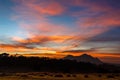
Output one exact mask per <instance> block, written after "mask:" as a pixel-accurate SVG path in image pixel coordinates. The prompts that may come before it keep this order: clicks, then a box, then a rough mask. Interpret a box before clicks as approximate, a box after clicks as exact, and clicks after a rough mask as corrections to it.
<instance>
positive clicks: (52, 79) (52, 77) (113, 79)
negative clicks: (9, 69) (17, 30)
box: [0, 72, 120, 80]
mask: <svg viewBox="0 0 120 80" xmlns="http://www.w3.org/2000/svg"><path fill="white" fill-rule="evenodd" d="M0 80H120V74H118V73H111V74H98V73H94V74H93V73H92V74H68V73H65V74H63V73H40V72H30V73H0Z"/></svg>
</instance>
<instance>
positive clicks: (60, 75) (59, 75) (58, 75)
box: [55, 74, 63, 77]
mask: <svg viewBox="0 0 120 80" xmlns="http://www.w3.org/2000/svg"><path fill="white" fill-rule="evenodd" d="M55 77H63V75H62V74H57V75H55Z"/></svg>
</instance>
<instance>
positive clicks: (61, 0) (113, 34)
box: [0, 0, 120, 63]
mask: <svg viewBox="0 0 120 80" xmlns="http://www.w3.org/2000/svg"><path fill="white" fill-rule="evenodd" d="M3 52H8V53H10V54H16V53H17V54H22V55H26V56H47V57H54V58H61V57H64V56H66V55H74V56H78V55H81V54H83V53H88V54H90V55H92V56H94V57H98V58H100V59H101V60H102V61H104V62H111V63H120V0H0V53H3Z"/></svg>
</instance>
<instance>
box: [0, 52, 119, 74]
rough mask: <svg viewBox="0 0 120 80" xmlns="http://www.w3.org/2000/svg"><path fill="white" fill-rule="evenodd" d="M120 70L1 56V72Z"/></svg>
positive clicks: (6, 55) (73, 62) (111, 67)
mask: <svg viewBox="0 0 120 80" xmlns="http://www.w3.org/2000/svg"><path fill="white" fill-rule="evenodd" d="M119 69H120V68H118V67H116V66H113V65H111V66H108V65H107V64H103V65H95V64H91V63H84V62H77V61H73V60H72V61H71V60H63V59H51V58H46V57H42V58H40V57H25V56H10V55H9V54H7V53H3V54H0V72H4V71H6V72H29V71H32V72H33V71H35V72H62V73H110V72H118V73H119V72H120V70H119Z"/></svg>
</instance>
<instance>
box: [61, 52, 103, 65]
mask: <svg viewBox="0 0 120 80" xmlns="http://www.w3.org/2000/svg"><path fill="white" fill-rule="evenodd" d="M63 59H67V60H76V61H78V62H89V63H93V64H102V63H103V62H102V61H100V60H99V59H98V58H94V57H92V56H91V55H88V54H82V55H80V56H72V55H68V56H66V57H64V58H63Z"/></svg>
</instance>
